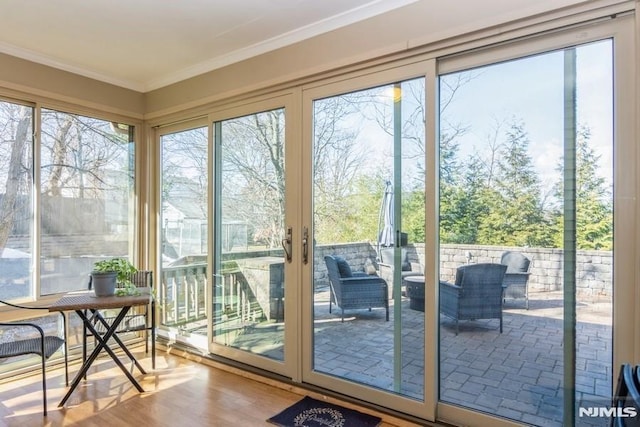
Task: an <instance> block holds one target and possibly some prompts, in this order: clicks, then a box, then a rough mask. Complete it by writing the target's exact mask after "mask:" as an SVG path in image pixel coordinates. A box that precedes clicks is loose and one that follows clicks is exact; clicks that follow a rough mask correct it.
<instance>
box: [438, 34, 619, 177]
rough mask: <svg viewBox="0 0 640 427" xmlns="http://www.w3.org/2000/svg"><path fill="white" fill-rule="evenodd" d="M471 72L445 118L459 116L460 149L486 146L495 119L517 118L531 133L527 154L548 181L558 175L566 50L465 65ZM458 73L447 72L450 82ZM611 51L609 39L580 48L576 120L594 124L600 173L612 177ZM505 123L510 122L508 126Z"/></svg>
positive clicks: (592, 142) (593, 140)
mask: <svg viewBox="0 0 640 427" xmlns="http://www.w3.org/2000/svg"><path fill="white" fill-rule="evenodd" d="M460 73H464V74H466V75H470V76H473V78H472V79H471V80H470V81H469V82H468V83H466V84H464V86H463V87H461V88H459V90H458V92H457V93H456V95H455V98H454V101H453V102H452V103H451V104H450V105H449V106H448V107H447V109H446V110H445V112H444V113H443V118H444V119H448V120H450V121H455V122H460V123H462V124H463V125H464V126H466V127H467V129H468V131H467V133H466V134H465V135H464V136H462V137H461V138H459V143H460V155H461V156H462V157H465V156H468V155H470V154H471V153H473V152H474V150H478V151H482V150H483V149H484V150H486V147H487V140H488V139H487V138H488V135H490V134H491V133H492V132H493V131H494V129H495V126H496V123H497V122H505V121H506V123H509V122H510V121H513V120H517V121H519V122H522V123H523V124H524V127H525V130H526V132H527V134H528V136H529V155H530V156H531V158H532V161H533V164H534V166H535V168H536V170H537V171H538V172H539V174H540V178H541V181H542V183H543V185H544V186H545V187H547V189H548V186H550V185H552V184H553V182H554V181H555V180H557V177H558V172H557V171H556V170H555V169H556V167H557V165H558V162H559V161H560V160H561V158H562V156H563V129H564V123H563V120H564V113H563V105H564V104H563V96H564V95H563V93H564V91H563V86H564V54H563V51H555V52H550V53H545V54H540V55H536V56H531V57H527V58H523V59H517V60H513V61H509V62H504V63H499V64H493V65H489V66H485V67H482V68H476V69H473V70H468V71H462V72H460ZM458 74H459V73H455V74H451V75H448V76H443V77H442V78H443V79H444V80H445V81H449V82H452V81H454V80H455V79H457V77H459V76H458ZM612 102H613V101H612V53H611V42H610V41H609V40H605V41H601V42H597V43H592V44H588V45H583V46H580V47H578V48H577V111H578V125H579V126H581V125H586V126H588V127H589V128H590V130H591V135H592V137H591V140H590V145H591V147H592V148H594V149H595V150H596V152H597V153H598V154H600V155H601V156H602V157H601V168H600V170H601V173H602V176H603V177H604V178H605V179H606V181H607V182H609V183H611V182H612V177H613V175H612V173H613V166H612V157H613V130H612V129H613V128H612V118H613V104H612ZM505 127H506V126H505Z"/></svg>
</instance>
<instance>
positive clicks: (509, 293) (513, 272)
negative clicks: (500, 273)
mask: <svg viewBox="0 0 640 427" xmlns="http://www.w3.org/2000/svg"><path fill="white" fill-rule="evenodd" d="M500 264H502V265H506V266H507V272H506V273H505V275H504V282H502V283H503V284H504V285H505V289H504V299H505V300H507V299H515V300H517V299H524V306H525V308H526V309H527V310H528V309H529V290H528V282H529V276H530V275H531V273H529V267H530V266H531V261H530V260H529V258H527V257H526V256H524V255H523V254H521V253H520V252H514V251H507V252H504V253H503V254H502V257H501V259H500Z"/></svg>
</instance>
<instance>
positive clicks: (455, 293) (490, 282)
mask: <svg viewBox="0 0 640 427" xmlns="http://www.w3.org/2000/svg"><path fill="white" fill-rule="evenodd" d="M506 270H507V266H506V265H501V264H468V265H463V266H461V267H458V269H457V271H456V282H455V284H451V283H447V282H440V288H439V289H440V313H442V314H444V315H445V316H448V317H451V318H452V319H454V320H455V321H456V335H458V332H459V328H458V322H459V321H460V320H476V319H499V320H500V333H502V295H503V292H502V290H503V285H502V281H503V280H504V273H505V271H506Z"/></svg>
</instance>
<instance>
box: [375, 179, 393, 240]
mask: <svg viewBox="0 0 640 427" xmlns="http://www.w3.org/2000/svg"><path fill="white" fill-rule="evenodd" d="M380 223H382V230H381V231H380V233H379V234H378V247H380V246H393V244H394V235H395V230H394V218H393V185H392V184H391V181H387V182H386V184H385V189H384V195H383V196H382V203H381V205H380V215H379V221H378V224H380Z"/></svg>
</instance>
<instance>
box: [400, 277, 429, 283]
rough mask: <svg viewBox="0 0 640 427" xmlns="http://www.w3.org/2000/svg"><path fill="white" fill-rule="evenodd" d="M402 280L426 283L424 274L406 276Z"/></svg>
mask: <svg viewBox="0 0 640 427" xmlns="http://www.w3.org/2000/svg"><path fill="white" fill-rule="evenodd" d="M402 280H404V281H405V282H411V283H424V280H425V279H424V276H406V277H404V278H403V279H402Z"/></svg>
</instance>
